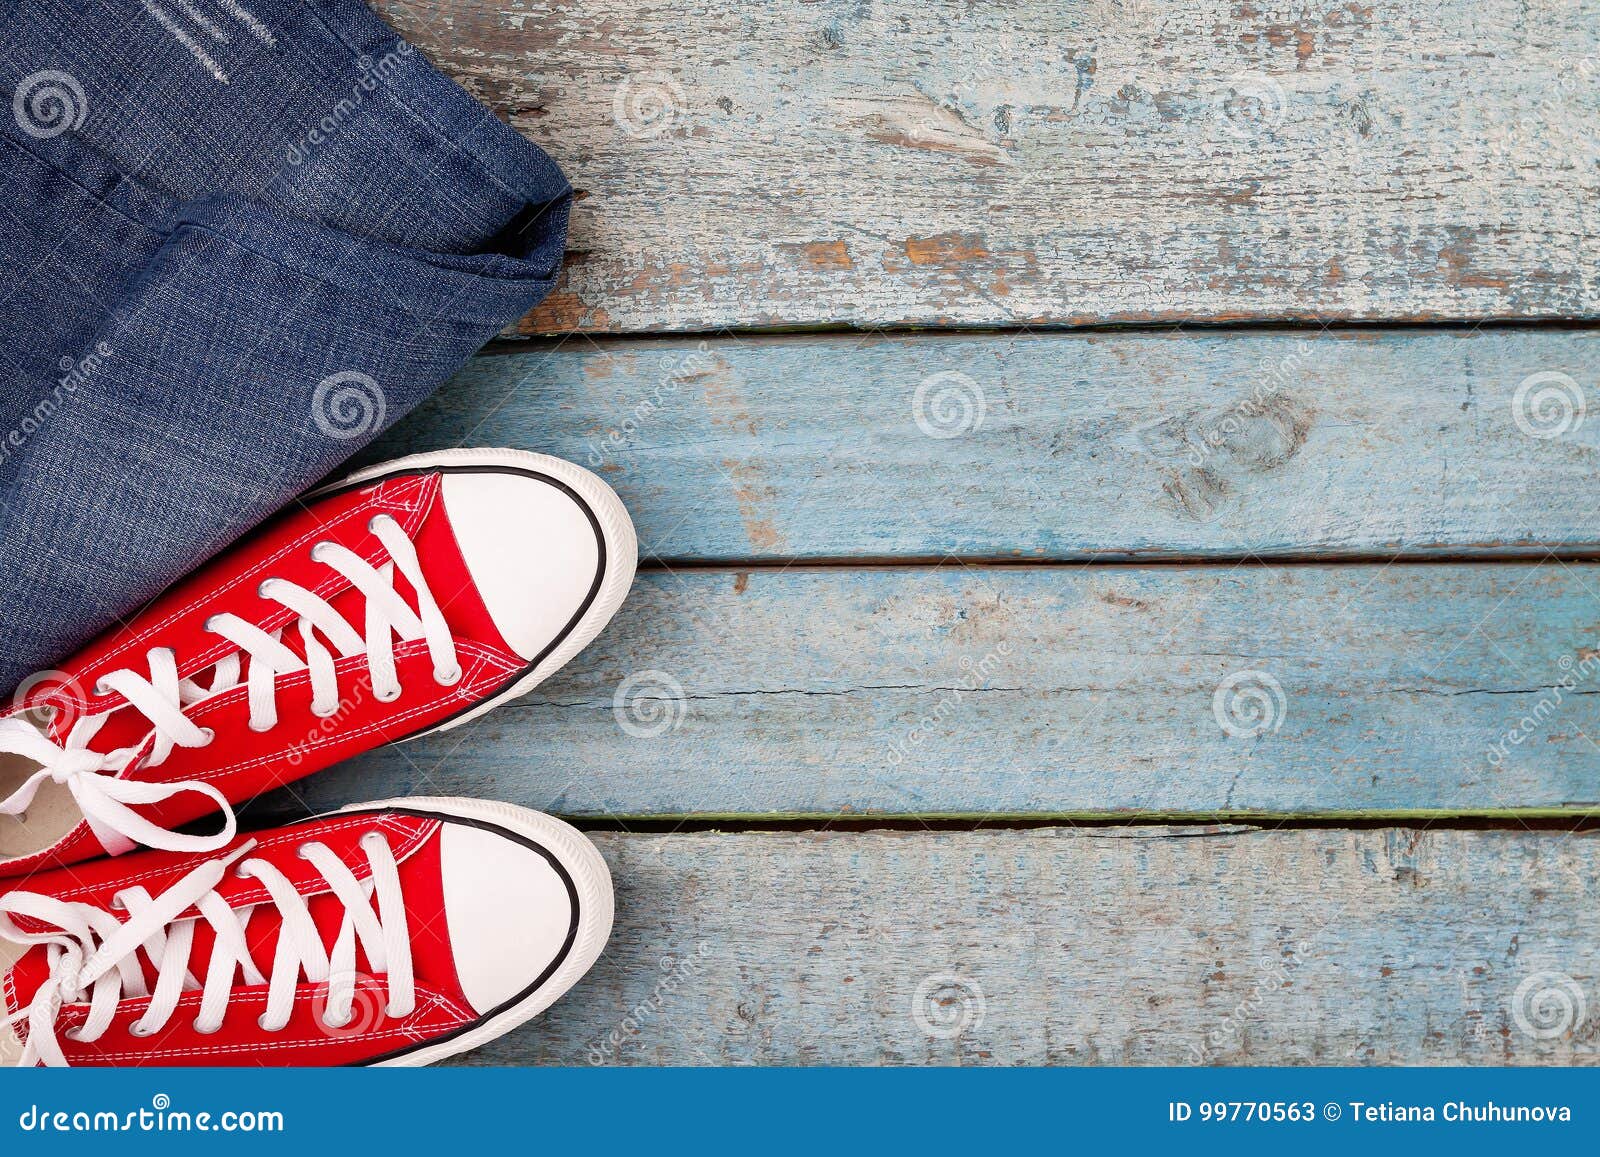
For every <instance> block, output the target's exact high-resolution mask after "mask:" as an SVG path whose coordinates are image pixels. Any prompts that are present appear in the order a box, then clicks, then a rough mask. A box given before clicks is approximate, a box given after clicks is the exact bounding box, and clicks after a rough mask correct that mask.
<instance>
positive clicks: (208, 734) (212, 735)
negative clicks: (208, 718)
mask: <svg viewBox="0 0 1600 1157" xmlns="http://www.w3.org/2000/svg"><path fill="white" fill-rule="evenodd" d="M200 734H201V735H203V736H204V737H205V738H204V739H202V740H201V741H200V746H201V747H204V746H205V745H206V744H208V743H210V742H211V741H212V740H214V739H216V737H217V733H216V731H215V730H213V729H212V728H210V727H202V728H201V729H200Z"/></svg>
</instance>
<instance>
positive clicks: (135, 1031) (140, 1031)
mask: <svg viewBox="0 0 1600 1157" xmlns="http://www.w3.org/2000/svg"><path fill="white" fill-rule="evenodd" d="M128 1035H129V1036H137V1037H147V1036H155V1035H156V1030H155V1029H153V1028H140V1027H139V1022H138V1021H134V1022H133V1023H132V1024H130V1025H129V1026H128Z"/></svg>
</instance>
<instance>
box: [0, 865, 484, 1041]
mask: <svg viewBox="0 0 1600 1157" xmlns="http://www.w3.org/2000/svg"><path fill="white" fill-rule="evenodd" d="M399 869H400V894H401V895H402V896H403V897H404V899H405V906H406V924H407V929H408V931H409V933H410V937H411V967H412V972H413V974H414V975H415V977H416V980H417V984H418V986H419V987H424V986H425V987H428V988H431V989H435V990H437V991H441V992H445V993H448V994H449V995H450V996H451V997H453V998H459V997H460V985H459V982H458V981H457V978H456V969H455V958H454V956H453V955H452V953H451V950H450V934H449V928H448V926H447V924H446V922H445V917H444V893H443V886H442V883H441V879H442V878H441V876H440V871H439V841H438V839H437V838H435V839H430V840H426V841H425V842H424V843H423V844H422V846H421V847H419V848H418V849H417V850H416V851H415V852H413V853H412V854H411V855H410V856H408V857H407V858H406V859H405V860H404V861H403V862H402V863H401V864H400V865H399ZM369 904H370V906H371V908H372V910H373V912H375V913H377V912H378V911H379V909H378V904H377V898H376V897H375V896H374V897H371V898H369ZM306 910H307V911H308V912H309V913H310V915H311V919H312V921H313V923H315V924H316V926H317V934H318V936H319V938H320V939H321V941H322V946H323V947H324V948H325V949H327V950H328V952H329V953H330V954H331V953H332V951H333V946H334V943H335V941H336V940H337V939H338V935H339V928H340V926H341V925H342V924H343V922H344V918H345V911H346V909H345V906H344V903H343V901H341V900H340V899H339V898H338V897H337V896H335V895H334V894H333V893H331V892H327V893H322V894H319V895H316V896H312V897H310V898H309V899H308V900H307V902H306ZM282 928H283V919H282V916H281V915H280V913H279V911H278V907H277V905H276V904H273V903H271V902H270V901H269V902H267V903H264V904H260V905H257V907H256V909H255V911H254V913H253V914H252V916H251V917H250V921H249V923H248V924H246V925H245V942H246V943H247V944H248V945H249V946H250V956H251V959H253V960H254V961H255V964H256V967H257V968H258V969H260V971H261V974H262V976H264V977H266V978H267V979H269V980H270V979H271V977H272V961H273V959H274V954H275V953H276V952H277V947H278V937H279V934H280V933H281V931H282ZM215 943H216V937H215V935H214V933H213V932H212V929H211V925H210V924H209V923H208V922H207V921H206V920H205V919H204V918H201V919H198V920H196V921H195V930H194V943H193V944H192V945H191V946H190V949H189V961H188V971H189V975H190V976H192V977H194V979H195V981H196V983H197V984H198V985H203V984H204V983H205V978H206V971H207V969H208V968H209V966H210V963H211V952H212V948H213V946H214V945H215ZM355 948H356V962H355V969H356V972H357V974H358V976H359V977H367V976H372V975H373V974H374V971H375V970H374V969H373V967H372V963H371V961H369V960H368V959H367V956H366V953H365V952H364V951H362V947H361V941H360V938H359V937H358V938H357V939H356V942H355ZM137 960H138V964H139V968H140V970H141V971H142V972H143V974H144V979H145V986H146V989H147V990H148V989H150V988H151V987H153V986H154V984H155V982H156V967H155V962H154V961H152V960H151V959H150V958H149V956H148V955H147V954H146V953H145V952H143V951H141V952H140V953H139V954H138V957H137ZM49 978H50V957H49V951H48V948H47V946H46V945H43V944H40V945H35V946H34V947H33V948H30V949H29V950H28V951H27V952H26V953H24V954H23V956H22V958H21V959H20V960H19V961H17V963H16V964H15V965H14V966H13V967H12V969H11V971H10V973H9V974H8V975H3V976H0V996H3V999H4V1001H5V1004H6V1010H5V1011H6V1012H7V1013H14V1012H19V1011H21V1010H22V1009H24V1008H26V1007H27V1006H28V1004H29V1003H30V1002H31V1001H32V1000H33V998H34V996H35V994H36V993H37V992H38V991H39V986H40V985H42V984H44V983H45V982H46V981H47V980H48V979H49ZM299 979H300V983H302V984H303V983H305V975H304V973H303V972H302V973H301V975H300V978H299ZM380 984H381V981H380ZM243 986H244V980H243V975H242V973H240V972H239V970H237V969H235V972H234V987H235V988H240V987H243ZM187 987H189V986H188V985H185V988H187Z"/></svg>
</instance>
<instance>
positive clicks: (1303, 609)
mask: <svg viewBox="0 0 1600 1157" xmlns="http://www.w3.org/2000/svg"><path fill="white" fill-rule="evenodd" d="M1597 629H1600V566H1596V565H1595V564H1581V565H1577V564H1573V565H1566V564H1559V563H1550V564H1545V565H1538V564H1465V565H1453V564H1452V565H1446V564H1410V565H1394V566H1387V567H1385V566H1378V565H1339V566H1320V565H1290V566H1270V567H1269V566H1262V565H1247V566H1238V567H1215V566H1165V567H1120V566H1119V567H1090V568H1085V567H986V568H985V567H968V566H964V565H960V564H954V563H952V564H948V565H945V566H943V567H939V568H873V569H867V570H848V569H836V568H820V569H809V568H802V567H791V568H787V569H766V570H754V571H749V572H732V571H714V570H698V571H685V572H679V573H670V572H655V573H648V574H644V575H641V577H640V580H639V582H638V583H637V585H636V586H635V588H634V591H633V592H632V595H631V596H630V600H629V602H628V603H627V604H626V605H625V606H624V608H623V610H622V611H621V613H620V614H619V615H618V617H617V619H616V620H615V621H614V622H613V623H612V625H611V626H610V627H609V628H608V629H607V630H606V631H605V632H604V633H603V634H602V635H601V636H600V638H599V639H598V640H596V642H595V643H594V644H592V645H591V646H590V648H589V649H588V650H587V651H586V652H584V653H583V654H581V655H580V656H578V657H577V658H576V659H575V660H574V661H573V662H572V663H571V664H570V665H569V666H568V667H567V668H566V669H565V670H563V671H562V672H560V673H558V674H557V675H556V676H555V677H554V678H552V679H551V680H549V681H548V682H547V683H545V684H544V685H543V686H542V687H540V688H539V689H537V690H536V691H535V692H534V693H533V694H531V695H529V696H528V697H526V698H524V699H522V700H520V701H518V702H517V703H515V704H511V705H507V706H505V707H502V708H500V709H499V710H497V711H495V712H493V713H491V714H490V715H488V716H485V717H484V718H483V719H481V720H478V721H475V722H474V723H472V724H470V725H468V726H465V727H463V728H460V729H458V730H455V731H451V732H448V733H445V734H443V735H438V736H433V737H430V738H426V739H421V740H418V741H416V742H413V743H408V744H403V745H400V746H397V747H390V748H386V749H383V750H380V751H376V752H373V753H370V754H368V755H366V756H363V757H361V758H359V759H357V760H355V761H353V762H351V763H349V764H346V765H344V766H341V767H339V768H335V769H331V770H329V771H326V772H323V773H320V774H318V775H317V776H315V777H313V778H311V779H309V780H307V781H304V782H303V783H301V784H298V785H296V788H295V792H296V794H297V796H299V797H304V798H305V799H307V800H308V801H309V802H310V803H311V804H312V805H314V806H329V805H334V804H337V803H341V802H345V801H348V800H351V799H358V798H364V797H369V796H371V797H383V796H392V795H405V794H419V793H420V794H464V795H480V796H487V797H489V798H495V799H505V800H508V801H512V802H516V803H520V804H526V805H530V806H534V807H539V808H542V809H544V810H553V811H556V812H560V813H564V814H567V815H574V816H586V817H615V816H624V817H626V816H679V815H691V816H765V815H791V816H792V815H805V816H824V817H826V816H840V815H853V814H869V815H878V814H883V815H950V816H990V815H998V816H1008V815H1022V816H1028V815H1033V816H1038V815H1045V816H1051V815H1069V816H1077V815H1099V816H1110V815H1128V814H1132V813H1144V814H1149V813H1160V814H1167V813H1176V814H1185V815H1202V816H1215V815H1248V814H1255V813H1271V814H1289V813H1294V814H1311V815H1346V814H1351V813H1357V814H1372V813H1389V814H1395V813H1461V812H1473V813H1501V812H1508V811H1517V810H1523V811H1551V812H1587V811H1589V810H1592V809H1593V808H1595V807H1596V806H1597V804H1596V801H1597V799H1600V795H1597V791H1596V784H1597V783H1600V747H1597V746H1596V744H1595V742H1593V740H1594V739H1595V738H1600V721H1597V719H1596V716H1595V707H1594V705H1595V704H1596V703H1597V702H1600V700H1597V699H1596V697H1595V695H1596V691H1597V690H1600V656H1597V654H1596V652H1595V650H1594V648H1595V645H1596V644H1595V638H1596V633H1597Z"/></svg>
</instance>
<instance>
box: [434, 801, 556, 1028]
mask: <svg viewBox="0 0 1600 1157" xmlns="http://www.w3.org/2000/svg"><path fill="white" fill-rule="evenodd" d="M439 838H440V840H441V841H442V842H441V843H440V845H439V856H440V869H441V872H442V875H443V884H444V910H445V920H446V921H447V923H448V926H449V929H450V946H451V950H452V952H453V954H454V956H455V962H456V975H457V977H458V979H459V980H460V981H461V990H462V993H463V994H464V995H465V996H466V998H467V1002H468V1003H469V1004H471V1005H472V1007H473V1009H474V1011H476V1012H478V1013H480V1014H481V1013H486V1012H489V1011H491V1010H493V1009H496V1008H499V1007H500V1006H501V1005H503V1004H505V1003H507V1002H508V1001H510V1000H512V999H513V998H515V997H518V996H519V994H521V993H523V992H524V991H525V990H526V989H527V988H528V987H529V986H530V985H532V984H533V983H534V982H535V981H536V980H538V979H539V977H540V976H542V975H543V974H544V973H545V972H546V971H548V970H549V968H550V966H551V965H552V964H553V963H555V961H556V959H557V957H558V956H560V955H561V954H562V952H563V950H564V949H566V948H569V947H570V946H571V942H572V940H573V939H574V938H575V931H576V929H577V920H576V914H575V911H574V903H573V893H572V891H571V889H569V887H568V883H567V880H566V879H565V878H563V876H562V874H561V873H560V872H559V871H557V869H556V867H555V866H554V864H552V863H551V861H550V859H549V858H548V857H547V855H545V854H542V853H541V852H540V851H539V850H538V849H537V848H534V847H530V846H528V845H527V844H525V843H522V842H520V841H518V840H515V839H512V838H510V837H509V836H506V835H503V834H501V833H500V832H497V831H493V830H487V829H484V828H479V827H470V826H468V825H466V824H460V823H446V824H445V826H444V828H443V829H442V830H441V831H440V833H439Z"/></svg>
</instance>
